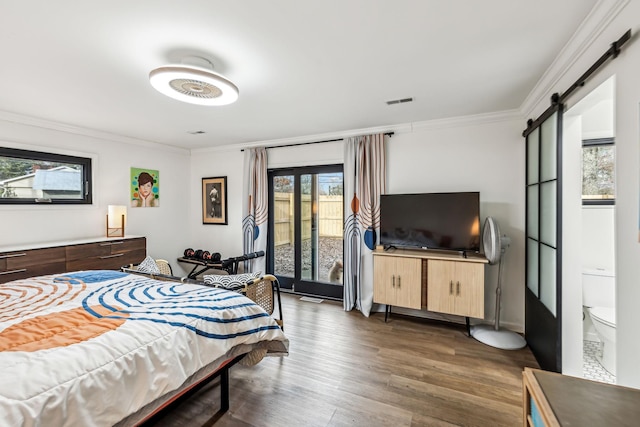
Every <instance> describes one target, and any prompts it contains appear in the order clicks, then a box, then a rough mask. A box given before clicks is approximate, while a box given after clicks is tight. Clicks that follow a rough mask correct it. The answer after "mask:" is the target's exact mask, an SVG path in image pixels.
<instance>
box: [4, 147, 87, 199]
mask: <svg viewBox="0 0 640 427" xmlns="http://www.w3.org/2000/svg"><path fill="white" fill-rule="evenodd" d="M90 203H91V159H89V158H85V157H75V156H67V155H62V154H55V153H45V152H40V151H29V150H18V149H15V148H5V147H0V204H5V205H12V204H13V205H16V204H20V205H27V204H90Z"/></svg>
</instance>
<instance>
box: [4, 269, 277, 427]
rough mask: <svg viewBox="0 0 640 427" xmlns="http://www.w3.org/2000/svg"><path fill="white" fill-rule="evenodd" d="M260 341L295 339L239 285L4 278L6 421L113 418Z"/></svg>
mask: <svg viewBox="0 0 640 427" xmlns="http://www.w3.org/2000/svg"><path fill="white" fill-rule="evenodd" d="M258 349H260V350H263V351H264V350H265V349H266V350H267V351H268V352H270V353H272V354H286V353H287V351H288V340H287V339H286V337H285V336H284V334H283V333H282V330H281V329H280V328H279V327H278V325H277V324H276V322H275V321H274V320H273V319H272V318H271V317H270V316H269V315H268V314H267V313H266V312H264V311H263V310H262V308H260V307H259V306H258V305H256V304H254V303H253V302H252V301H251V300H249V299H248V298H246V297H244V296H242V295H240V294H238V293H235V292H229V291H226V290H223V289H217V288H211V287H206V286H200V285H193V284H183V283H176V282H167V281H158V280H154V279H151V278H147V277H143V276H139V275H133V274H127V273H121V272H115V271H82V272H73V273H65V274H59V275H52V276H42V277H34V278H30V279H24V280H17V281H13V282H9V283H4V284H0V367H2V369H1V370H0V425H5V424H3V423H6V425H11V426H14V425H16V426H45V425H56V426H77V425H83V426H111V425H113V424H115V423H117V422H118V421H120V420H121V419H123V418H125V417H126V416H128V415H129V414H132V413H134V412H136V411H138V410H139V409H140V408H142V407H143V406H144V405H146V404H148V403H150V402H152V401H153V400H155V399H157V398H159V397H160V396H162V395H164V394H165V393H168V392H171V391H173V390H175V389H177V388H178V387H179V386H180V385H181V384H182V383H183V382H184V381H185V380H186V379H187V378H188V377H189V376H190V375H192V374H193V373H195V372H197V371H198V370H199V369H200V368H202V367H204V366H206V365H210V364H212V363H214V364H215V363H221V362H223V361H224V360H226V359H228V358H229V357H233V356H235V355H237V354H239V353H242V352H246V351H249V350H258Z"/></svg>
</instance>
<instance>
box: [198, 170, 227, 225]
mask: <svg viewBox="0 0 640 427" xmlns="http://www.w3.org/2000/svg"><path fill="white" fill-rule="evenodd" d="M202 223H203V224H224V225H226V224H227V177H226V176H218V177H215V178H202Z"/></svg>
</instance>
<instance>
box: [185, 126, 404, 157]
mask: <svg viewBox="0 0 640 427" xmlns="http://www.w3.org/2000/svg"><path fill="white" fill-rule="evenodd" d="M387 132H393V133H410V132H412V126H411V124H400V125H389V126H377V127H371V128H363V129H354V130H345V131H340V132H329V133H318V134H315V135H305V136H299V137H292V138H281V139H268V140H263V141H254V142H249V143H246V144H228V145H221V146H217V147H206V148H193V149H192V150H191V152H192V153H208V152H214V151H235V150H245V149H249V148H256V147H270V148H271V147H274V148H275V147H279V146H281V145H291V144H304V143H313V142H318V141H328V140H332V139H344V138H349V137H352V136H360V135H371V134H376V133H387Z"/></svg>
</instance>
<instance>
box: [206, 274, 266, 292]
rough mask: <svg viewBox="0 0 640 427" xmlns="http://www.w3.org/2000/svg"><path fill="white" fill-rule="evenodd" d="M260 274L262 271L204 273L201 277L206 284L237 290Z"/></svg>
mask: <svg viewBox="0 0 640 427" xmlns="http://www.w3.org/2000/svg"><path fill="white" fill-rule="evenodd" d="M260 276H262V272H260V271H258V272H256V273H244V274H220V275H218V274H205V275H204V276H202V279H203V280H204V283H205V284H207V285H211V286H215V287H216V288H224V289H228V290H230V291H237V290H240V289H242V288H243V287H244V285H245V284H246V283H247V282H248V281H249V280H253V279H257V278H258V277H260Z"/></svg>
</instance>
